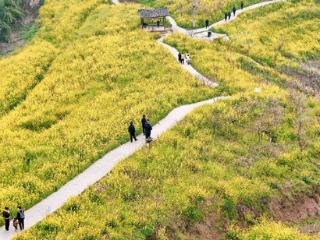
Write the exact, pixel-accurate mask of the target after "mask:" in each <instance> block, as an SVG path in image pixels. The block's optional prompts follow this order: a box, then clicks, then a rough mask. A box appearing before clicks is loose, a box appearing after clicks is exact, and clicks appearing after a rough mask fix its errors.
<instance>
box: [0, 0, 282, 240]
mask: <svg viewBox="0 0 320 240" xmlns="http://www.w3.org/2000/svg"><path fill="white" fill-rule="evenodd" d="M280 1H282V0H274V1H267V2H262V3H258V4H255V5H252V6H249V7H246V8H244V9H243V10H238V11H237V13H236V15H235V16H233V17H232V18H231V19H230V20H228V21H224V20H221V21H219V22H216V23H214V24H212V25H211V26H210V27H209V28H212V27H216V26H218V25H222V24H225V23H228V22H230V21H233V20H234V19H235V18H236V17H237V16H238V15H240V14H241V13H243V12H245V11H248V10H251V9H254V8H258V7H262V6H266V5H269V4H272V3H276V2H280ZM112 2H113V3H114V4H119V3H120V2H119V0H112ZM169 21H170V23H171V24H172V28H173V31H175V32H180V33H183V34H186V35H188V36H192V37H197V35H201V34H203V33H204V34H206V32H208V29H205V28H199V29H195V30H187V29H184V28H181V27H179V26H178V25H177V23H176V22H175V21H174V19H173V18H171V17H169ZM218 37H226V36H225V35H223V34H217V33H213V36H212V39H215V38H218ZM158 42H159V43H160V44H161V45H162V46H164V47H165V48H167V49H168V50H169V52H170V53H171V54H172V55H173V56H174V57H175V58H176V59H177V56H178V51H177V50H176V49H175V48H173V47H171V46H169V45H167V44H165V43H164V42H163V39H162V38H161V39H160V40H158ZM181 66H182V67H183V68H184V69H185V70H186V71H188V72H189V73H190V74H191V75H193V76H195V77H196V78H197V79H198V80H199V81H201V82H203V83H204V84H206V85H208V86H210V87H216V86H218V84H217V83H215V82H213V81H211V80H209V79H207V78H206V77H205V76H203V75H202V74H200V73H199V72H198V71H197V70H196V69H194V68H193V67H192V66H191V65H187V64H182V65H181ZM227 98H228V97H217V98H214V99H209V100H206V101H202V102H198V103H194V104H188V105H184V106H181V107H177V108H175V109H174V110H172V111H171V112H170V113H169V114H168V115H167V116H166V117H165V118H164V119H162V120H161V121H160V122H159V123H158V124H156V125H155V126H154V127H153V131H152V134H153V138H154V139H157V138H158V137H159V136H160V135H161V134H163V133H164V132H166V131H168V130H169V129H171V128H172V127H174V126H175V125H176V124H177V123H178V122H179V121H181V120H182V119H183V118H184V117H185V116H186V115H187V114H189V113H190V112H191V111H193V110H194V109H196V108H198V107H200V106H204V105H207V104H213V103H215V102H216V101H219V100H225V99H227ZM144 145H145V139H144V136H143V135H139V136H138V141H136V142H134V143H126V144H123V145H121V146H119V147H118V148H116V149H114V150H112V151H111V152H109V153H107V154H106V155H105V156H104V157H102V158H101V159H100V160H98V161H96V162H95V163H93V164H92V165H91V166H90V167H89V168H87V169H86V170H85V171H84V172H82V173H81V174H79V175H78V176H76V177H75V178H74V179H72V180H71V181H69V182H68V183H66V184H65V185H64V186H62V187H61V188H60V189H59V190H58V191H57V192H55V193H53V194H51V195H50V196H48V197H47V198H46V199H44V200H42V201H41V202H39V203H38V204H36V205H35V206H33V207H32V208H31V209H29V210H27V211H26V213H25V215H26V223H25V229H29V228H31V227H32V226H34V225H36V224H37V223H38V222H40V221H41V220H43V219H44V218H45V217H47V216H48V215H50V214H51V213H53V212H55V211H56V210H57V209H59V208H60V207H62V206H63V205H64V204H65V203H66V202H67V201H68V199H70V198H72V197H75V196H78V195H79V194H81V193H82V192H83V191H84V190H86V189H87V188H88V187H90V186H92V185H93V184H95V183H96V182H98V181H99V180H100V179H102V178H103V177H105V176H106V175H107V174H108V173H109V172H110V171H111V170H112V169H113V168H114V166H115V165H116V164H117V163H119V162H120V161H121V160H123V159H125V158H127V157H129V156H130V155H132V154H133V153H135V152H136V151H138V150H140V149H141V148H142V147H143V146H144ZM16 234H17V232H15V231H14V230H13V229H12V224H11V230H10V231H9V232H6V231H5V229H4V227H1V228H0V240H10V239H11V238H12V237H13V236H15V235H16Z"/></svg>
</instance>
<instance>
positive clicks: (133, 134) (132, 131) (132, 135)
mask: <svg viewBox="0 0 320 240" xmlns="http://www.w3.org/2000/svg"><path fill="white" fill-rule="evenodd" d="M128 132H129V133H130V141H131V142H133V139H134V140H135V141H137V138H136V129H135V127H134V125H133V121H131V122H130V124H129V128H128Z"/></svg>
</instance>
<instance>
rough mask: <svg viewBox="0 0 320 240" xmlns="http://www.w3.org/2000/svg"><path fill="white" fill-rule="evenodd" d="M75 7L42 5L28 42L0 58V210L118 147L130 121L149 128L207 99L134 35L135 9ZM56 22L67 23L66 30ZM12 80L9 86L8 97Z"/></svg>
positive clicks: (30, 199) (46, 190) (28, 199)
mask: <svg viewBox="0 0 320 240" xmlns="http://www.w3.org/2000/svg"><path fill="white" fill-rule="evenodd" d="M75 2H79V4H78V5H76V6H74V7H72V11H67V10H66V12H63V11H60V10H61V9H64V8H68V7H70V8H71V5H68V4H69V1H68V2H63V3H61V2H60V1H59V4H58V3H57V1H52V2H51V1H47V4H48V5H45V6H44V9H42V10H41V16H42V18H41V22H42V24H43V27H42V28H41V29H40V30H39V34H38V35H37V36H36V38H35V39H34V41H33V43H32V44H31V45H30V46H28V47H27V48H26V49H25V50H23V51H21V52H19V53H18V54H17V55H14V56H12V58H9V59H3V60H1V61H0V65H1V64H4V66H6V67H5V69H1V71H3V74H2V75H1V77H0V78H1V81H0V82H2V83H3V86H4V89H3V94H2V96H3V97H2V101H3V102H4V103H8V104H4V106H3V107H2V118H1V122H0V139H1V141H0V148H1V151H0V159H1V161H0V175H1V178H0V185H1V189H0V202H1V206H2V207H4V206H9V207H10V208H15V207H16V204H18V203H19V204H21V205H23V206H25V207H26V208H28V207H30V206H32V205H33V204H35V203H36V202H38V201H39V200H41V199H43V198H44V197H45V196H47V195H48V194H50V193H52V192H53V191H55V190H56V189H57V188H58V187H60V186H61V185H62V184H64V183H65V182H66V181H68V180H69V179H70V178H72V177H74V176H75V175H77V174H78V173H79V172H81V171H82V170H84V169H85V168H87V167H88V166H89V165H90V164H91V163H92V162H94V161H95V160H96V159H97V158H99V157H100V156H102V155H103V154H104V153H106V152H107V151H110V150H111V149H113V148H114V147H116V146H118V145H119V144H121V143H124V142H126V141H127V139H128V138H127V124H128V122H129V121H130V120H131V119H134V120H138V119H140V118H141V115H142V114H143V113H147V114H148V116H149V117H150V119H151V121H152V122H157V121H158V120H160V119H161V118H162V117H164V116H165V114H166V113H168V112H169V111H170V110H171V109H172V108H174V107H176V106H178V105H181V104H184V103H190V102H194V101H199V100H203V99H207V98H209V97H212V96H213V90H211V89H209V88H207V87H205V86H203V85H201V84H200V83H199V82H198V81H197V80H196V79H194V78H192V77H191V76H189V75H188V74H187V73H186V72H184V71H183V70H181V69H180V66H179V65H178V63H175V61H174V59H173V58H172V56H170V55H169V53H166V51H163V49H162V47H161V46H160V45H158V44H157V43H156V42H155V41H154V39H153V36H152V35H147V34H144V33H143V32H141V30H140V29H139V27H138V24H139V18H138V16H137V6H121V7H114V6H109V5H106V4H98V5H96V2H95V1H83V2H82V3H81V1H79V0H78V1H72V2H70V4H72V5H73V4H75ZM53 3H56V4H53ZM89 3H90V4H89ZM61 5H62V6H61ZM93 6H95V7H93ZM50 7H52V8H53V9H52V11H50ZM83 11H84V12H86V13H88V11H90V12H91V14H90V16H87V14H85V13H84V12H83ZM123 13H125V14H126V16H127V17H126V18H125V20H124V19H123ZM71 14H75V16H76V17H72V15H71ZM79 14H81V15H82V17H80V16H79ZM84 16H86V17H84ZM119 22H122V24H119ZM55 24H57V27H56V28H53V26H54V25H55ZM64 25H65V26H67V25H71V27H70V31H69V32H67V29H68V28H67V29H65V30H64V31H63V26H64ZM50 29H51V30H50ZM71 29H72V31H71ZM67 34H68V37H67V38H66V40H65V41H63V38H64V37H65V36H64V35H67ZM48 41H49V42H48ZM35 49H37V51H36V52H34V53H33V54H30V51H34V50H35ZM19 59H21V62H20V65H16V64H17V63H19V61H18V60H19ZM33 59H34V60H33ZM24 61H32V63H31V66H30V68H27V70H28V71H23V72H21V71H18V70H15V71H13V70H12V69H19V67H20V68H22V67H23V64H24ZM161 62H168V63H170V64H167V65H161V64H160V63H161ZM15 74H18V75H15ZM39 74H40V75H39ZM3 76H10V78H9V77H6V78H2V77H3ZM18 76H19V77H18ZM39 76H41V77H39ZM13 84H15V85H16V86H19V88H15V89H16V91H17V92H16V94H15V92H13V93H12V96H8V94H7V92H10V93H11V92H12V91H11V89H12V88H13ZM177 89H179V94H177ZM9 97H10V98H9ZM13 98H14V99H15V100H12V99H13ZM11 103H13V104H11ZM136 125H137V130H138V131H141V130H140V126H139V125H140V124H138V122H137V121H136Z"/></svg>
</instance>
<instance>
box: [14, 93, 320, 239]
mask: <svg viewBox="0 0 320 240" xmlns="http://www.w3.org/2000/svg"><path fill="white" fill-rule="evenodd" d="M291 98H292V96H291V95H287V96H278V97H273V96H269V97H253V96H252V97H244V96H241V97H239V98H235V99H233V100H230V101H226V102H220V103H217V104H214V105H211V106H206V107H203V108H202V109H200V110H197V111H196V112H195V113H193V114H191V115H190V116H189V117H188V118H187V119H186V120H184V121H183V123H181V124H180V125H179V126H178V127H176V128H175V129H174V130H172V131H169V132H168V133H166V134H164V135H163V136H162V137H161V139H160V140H158V141H157V142H156V143H155V144H154V145H153V147H152V149H151V150H149V149H148V148H145V149H143V150H142V151H140V152H138V153H137V154H135V155H134V156H133V157H130V158H129V159H128V160H126V161H124V162H123V163H121V164H120V165H118V166H117V167H116V168H115V169H114V170H113V171H112V173H111V174H109V175H108V176H107V177H106V178H105V179H103V180H102V181H101V182H100V183H99V184H96V185H95V186H94V187H92V188H90V189H89V190H88V191H86V192H85V194H83V195H81V196H80V197H77V198H75V199H73V200H70V201H69V202H68V203H67V204H66V205H65V206H64V207H63V208H62V209H61V210H59V211H58V213H56V214H54V215H53V216H50V217H48V218H47V219H46V220H45V221H43V222H42V223H40V224H38V225H37V226H36V227H35V228H33V229H32V230H31V231H28V232H27V233H25V234H22V235H21V236H20V237H18V238H17V239H19V240H22V239H35V240H36V239H44V238H45V239H66V238H70V239H135V240H137V239H212V238H211V237H210V236H212V235H210V236H209V235H206V236H204V235H202V236H193V237H194V238H192V236H191V233H194V232H197V231H200V230H199V229H201V227H199V229H198V230H197V226H198V224H199V223H200V224H201V223H202V224H203V225H205V224H204V223H203V222H206V224H209V223H210V224H211V225H208V229H209V230H208V231H209V232H210V234H215V235H216V236H220V237H222V236H223V235H225V237H227V238H229V239H262V238H260V237H250V236H261V237H262V236H267V235H270V236H273V237H271V238H266V239H294V238H292V237H287V238H281V236H295V237H297V236H299V235H297V234H296V232H295V231H293V230H286V228H283V227H281V225H280V226H278V227H277V229H279V231H278V232H277V233H275V232H273V231H272V227H271V226H274V225H275V224H274V223H270V224H271V225H270V226H268V225H266V224H262V225H261V226H256V227H254V229H252V230H250V231H249V232H242V231H239V230H236V226H238V227H242V228H243V227H244V226H246V227H250V226H252V225H255V224H258V223H259V222H260V219H261V217H262V216H264V218H270V219H271V218H273V219H275V220H276V219H279V220H281V217H280V212H277V211H276V210H275V209H274V203H275V202H278V201H279V202H280V201H281V200H286V199H296V198H299V197H301V196H304V195H308V196H314V194H315V192H314V191H315V189H317V188H318V186H319V174H320V171H319V168H318V164H317V159H318V158H319V151H318V147H319V144H320V141H319V140H320V138H319V132H318V127H319V122H318V121H317V119H316V117H318V116H319V112H320V108H319V105H318V102H315V101H314V100H312V99H306V100H305V102H304V101H302V102H301V104H302V105H301V107H303V108H304V109H303V110H304V112H305V114H306V116H305V117H306V118H308V121H309V122H308V125H307V124H306V123H307V122H305V121H304V122H303V132H304V135H303V141H304V143H305V145H304V146H303V148H300V145H299V141H298V139H299V134H298V129H297V126H298V125H297V124H296V118H295V115H296V114H297V109H296V106H295V104H294V102H293V101H292V99H291ZM308 126H314V127H312V128H308ZM288 201H290V200H288ZM292 202H294V201H293V200H292ZM281 211H284V212H286V211H289V209H286V208H285V207H284V208H283V209H282V210H281ZM306 211H307V210H306ZM208 216H210V217H209V218H208ZM299 220H300V219H299ZM262 221H265V220H262ZM208 222H209V223H208ZM205 226H206V225H205ZM225 233H227V234H225ZM155 236H157V237H156V238H155ZM275 236H278V237H275ZM237 237H238V238H237ZM295 239H298V238H295ZM300 239H311V238H307V237H304V238H303V237H301V238H300Z"/></svg>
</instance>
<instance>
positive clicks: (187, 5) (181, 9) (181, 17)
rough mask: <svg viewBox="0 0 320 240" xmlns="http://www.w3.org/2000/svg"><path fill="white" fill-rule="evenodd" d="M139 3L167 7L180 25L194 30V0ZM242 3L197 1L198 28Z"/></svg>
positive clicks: (236, 0)
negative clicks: (206, 21)
mask: <svg viewBox="0 0 320 240" xmlns="http://www.w3.org/2000/svg"><path fill="white" fill-rule="evenodd" d="M263 1H264V0H244V1H243V2H244V4H245V6H249V5H252V4H255V3H258V2H263ZM138 2H140V3H142V4H145V5H148V6H151V7H155V8H159V7H167V8H168V9H169V12H170V14H171V15H172V16H173V17H174V18H175V20H176V21H177V23H178V25H180V26H182V27H186V28H192V0H172V1H167V0H139V1H138ZM240 3H241V0H223V1H219V0H197V1H196V11H195V12H196V14H195V22H196V27H197V28H199V27H204V26H205V20H206V19H208V20H209V22H210V23H214V22H217V21H218V20H221V19H224V14H225V13H226V12H231V10H232V8H233V7H234V6H235V7H236V8H237V9H239V8H240Z"/></svg>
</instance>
